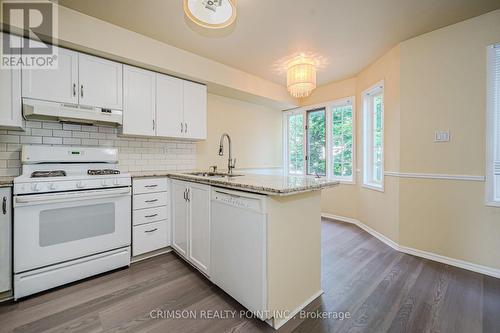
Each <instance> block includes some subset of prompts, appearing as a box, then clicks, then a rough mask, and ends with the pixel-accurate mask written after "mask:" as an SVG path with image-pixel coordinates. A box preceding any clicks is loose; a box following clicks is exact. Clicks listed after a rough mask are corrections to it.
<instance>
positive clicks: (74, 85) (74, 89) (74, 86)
mask: <svg viewBox="0 0 500 333" xmlns="http://www.w3.org/2000/svg"><path fill="white" fill-rule="evenodd" d="M73 97H76V83H73Z"/></svg>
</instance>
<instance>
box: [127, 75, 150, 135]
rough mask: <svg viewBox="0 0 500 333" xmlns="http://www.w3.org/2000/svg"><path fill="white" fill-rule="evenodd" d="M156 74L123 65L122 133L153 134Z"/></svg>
mask: <svg viewBox="0 0 500 333" xmlns="http://www.w3.org/2000/svg"><path fill="white" fill-rule="evenodd" d="M155 86H156V74H155V73H154V72H151V71H147V70H144V69H140V68H137V67H132V66H127V65H125V66H124V67H123V91H124V100H123V134H128V135H148V136H154V135H155V127H156V124H155V108H156V91H155Z"/></svg>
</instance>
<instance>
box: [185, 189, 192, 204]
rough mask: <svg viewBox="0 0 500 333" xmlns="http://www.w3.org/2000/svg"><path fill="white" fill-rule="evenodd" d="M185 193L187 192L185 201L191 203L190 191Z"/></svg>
mask: <svg viewBox="0 0 500 333" xmlns="http://www.w3.org/2000/svg"><path fill="white" fill-rule="evenodd" d="M186 191H187V192H186V194H187V195H186V197H187V201H188V202H191V190H190V189H187V190H186Z"/></svg>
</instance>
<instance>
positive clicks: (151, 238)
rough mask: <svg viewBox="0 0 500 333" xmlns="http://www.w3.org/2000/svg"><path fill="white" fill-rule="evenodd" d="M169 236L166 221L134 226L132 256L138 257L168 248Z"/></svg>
mask: <svg viewBox="0 0 500 333" xmlns="http://www.w3.org/2000/svg"><path fill="white" fill-rule="evenodd" d="M169 236H170V235H169V232H168V223H167V221H166V220H164V221H159V222H152V223H147V224H141V225H138V226H134V232H133V234H132V238H133V240H134V243H133V252H132V255H133V256H137V255H141V254H144V253H147V252H151V251H155V250H158V249H161V248H164V247H166V246H168V245H169Z"/></svg>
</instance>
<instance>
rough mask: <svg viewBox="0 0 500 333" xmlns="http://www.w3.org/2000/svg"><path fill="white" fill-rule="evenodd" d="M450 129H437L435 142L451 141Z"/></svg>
mask: <svg viewBox="0 0 500 333" xmlns="http://www.w3.org/2000/svg"><path fill="white" fill-rule="evenodd" d="M449 141H450V131H436V132H435V133H434V142H449Z"/></svg>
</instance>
